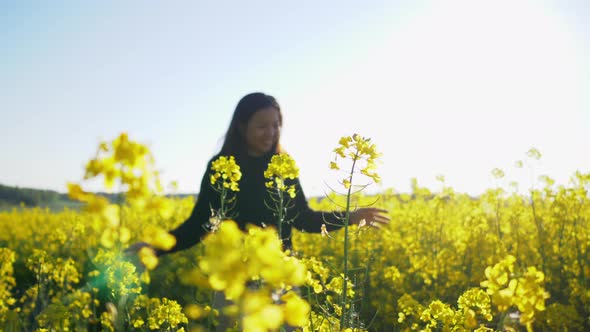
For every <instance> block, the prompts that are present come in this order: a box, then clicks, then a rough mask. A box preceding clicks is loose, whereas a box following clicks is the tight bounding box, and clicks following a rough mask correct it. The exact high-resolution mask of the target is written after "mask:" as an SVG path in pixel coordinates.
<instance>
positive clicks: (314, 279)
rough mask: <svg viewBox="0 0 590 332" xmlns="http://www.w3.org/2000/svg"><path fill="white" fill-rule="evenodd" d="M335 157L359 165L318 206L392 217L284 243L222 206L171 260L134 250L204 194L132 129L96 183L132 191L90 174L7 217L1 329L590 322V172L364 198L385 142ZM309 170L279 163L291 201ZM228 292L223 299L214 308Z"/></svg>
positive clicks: (278, 184) (228, 172) (347, 144)
mask: <svg viewBox="0 0 590 332" xmlns="http://www.w3.org/2000/svg"><path fill="white" fill-rule="evenodd" d="M334 152H335V156H336V159H335V161H334V162H333V163H331V164H330V165H326V171H330V169H332V170H333V171H336V170H340V171H342V170H345V172H344V173H342V174H345V175H344V176H343V177H342V185H343V188H344V189H345V190H346V191H347V192H348V194H344V195H339V194H331V195H329V196H328V197H325V198H323V199H311V200H310V202H309V204H310V206H311V207H312V209H316V210H323V211H330V210H340V211H346V210H352V209H354V208H356V207H360V206H375V207H379V208H384V209H386V210H388V211H389V217H390V218H391V222H390V223H389V225H387V226H384V227H382V228H381V229H379V230H378V231H374V230H372V229H369V225H364V224H363V223H361V224H360V225H354V226H352V225H351V226H346V227H343V228H342V229H340V230H338V231H334V232H331V233H327V232H324V233H322V234H306V233H302V232H298V231H294V235H293V250H292V251H287V252H285V251H283V250H282V249H281V240H280V239H279V237H278V235H277V234H278V233H277V231H276V227H266V228H258V227H254V226H253V227H250V228H249V229H248V230H247V231H245V232H244V231H241V230H240V229H239V228H238V227H237V226H236V224H235V223H234V222H233V221H232V220H231V219H228V218H227V217H226V216H227V214H226V212H227V211H221V212H222V213H218V214H217V215H216V217H215V218H212V219H215V220H212V221H211V222H212V223H215V227H214V228H213V230H214V231H212V232H211V234H209V235H208V236H207V237H206V238H205V239H204V241H203V242H201V243H199V244H198V245H196V246H194V247H193V248H191V249H188V250H184V251H181V252H178V253H175V254H171V255H165V256H162V257H160V258H158V257H156V256H155V255H154V252H153V251H152V250H151V249H148V248H144V249H142V250H141V251H140V252H139V254H138V255H137V256H131V255H127V254H125V253H124V249H125V248H126V247H127V246H128V245H130V244H132V243H135V242H137V241H145V242H148V243H150V244H152V246H153V247H155V248H162V249H166V248H170V247H171V246H173V245H174V243H175V239H174V238H173V237H171V236H170V235H169V234H168V233H167V230H171V229H173V228H175V227H176V226H178V225H179V224H180V223H182V222H183V221H184V220H185V219H186V218H187V217H188V216H189V214H190V212H191V209H192V208H193V206H194V203H195V201H194V199H193V198H192V197H187V198H184V199H179V198H166V197H164V196H163V195H162V188H161V187H162V186H161V184H160V183H159V180H158V174H157V172H156V171H155V167H154V158H153V157H152V156H151V154H150V151H149V150H148V149H147V148H146V147H145V146H144V145H142V144H139V143H137V142H133V141H131V140H129V138H128V137H127V135H125V134H121V135H120V136H119V137H117V138H116V139H115V140H113V141H112V142H102V143H101V144H100V145H99V148H98V151H97V157H96V158H95V159H93V160H91V161H89V162H88V164H87V167H86V176H85V178H84V179H83V180H87V179H90V178H94V177H102V179H103V180H104V181H105V186H106V187H107V188H112V187H114V186H117V187H118V188H123V190H124V194H125V203H122V204H113V203H111V202H109V201H108V200H106V199H105V198H103V197H100V196H96V195H94V194H92V193H89V192H86V191H84V189H83V180H82V182H81V183H71V184H70V185H69V193H70V196H71V197H72V198H74V199H77V200H80V201H82V202H85V203H86V204H85V208H84V209H83V210H80V211H76V210H68V209H64V210H63V211H61V212H57V213H55V212H50V211H49V210H45V209H40V208H32V209H16V208H15V209H14V210H12V211H7V212H0V330H2V331H186V332H188V331H210V330H215V326H216V325H217V324H218V322H219V320H220V317H221V315H225V316H228V317H230V318H232V324H233V326H234V327H233V328H232V329H233V330H235V331H238V330H243V331H281V330H285V329H286V328H287V327H295V328H297V329H300V330H302V331H520V330H528V331H584V330H590V252H589V251H588V250H589V248H590V203H589V195H588V189H590V174H584V173H580V172H578V173H576V174H573V176H572V179H571V182H570V184H569V185H568V186H557V185H555V184H554V183H553V181H552V180H551V179H550V178H549V177H547V176H545V177H543V179H542V180H543V183H544V186H542V187H540V188H538V189H531V190H530V191H529V192H528V193H527V194H526V195H522V194H517V193H515V192H512V191H510V190H509V189H507V188H502V187H495V188H490V189H489V190H487V191H486V192H485V193H484V194H483V195H481V196H479V197H470V196H468V195H465V194H462V193H458V192H455V191H454V190H453V189H452V188H450V187H447V186H444V185H443V188H442V189H441V190H439V191H436V192H435V191H431V190H429V189H428V188H424V187H420V186H419V185H418V183H416V182H415V183H414V185H413V189H412V192H410V193H398V192H395V191H394V190H393V189H391V190H385V191H383V192H381V193H379V194H377V195H365V194H363V191H362V190H360V191H358V190H357V191H355V190H356V189H358V188H362V186H365V185H366V184H367V183H371V182H377V181H379V176H378V173H379V172H386V170H379V172H378V171H377V167H376V161H377V160H378V158H379V153H377V151H376V146H375V145H374V144H373V143H371V142H370V140H369V139H367V138H364V137H361V136H359V135H353V136H350V137H343V138H342V139H341V140H340V141H339V143H338V146H337V147H336V149H335V150H334ZM529 156H530V157H531V158H539V157H540V154H538V152H537V151H536V150H531V151H529ZM232 161H233V160H230V159H225V160H220V161H219V162H218V163H216V164H215V165H216V167H217V168H216V169H215V171H216V172H217V173H216V175H215V176H214V177H212V179H211V184H212V185H214V186H216V188H218V189H219V190H220V191H221V192H224V191H226V190H230V191H232V190H233V191H235V190H239V180H240V177H241V173H240V172H239V166H237V165H236V164H235V163H232ZM345 161H348V162H349V163H348V164H347V163H346V162H345ZM351 165H352V166H351ZM347 167H348V168H347ZM298 172H299V170H298V169H297V167H296V165H295V164H294V162H293V161H292V159H290V158H289V157H288V156H286V155H285V156H281V157H277V158H273V162H272V163H271V165H269V170H268V171H267V172H266V173H265V176H266V177H267V178H268V183H267V186H268V189H269V190H273V191H274V193H275V194H276V195H277V196H276V197H277V200H276V203H277V205H276V206H275V207H274V208H276V209H277V211H282V210H283V209H285V208H288V205H286V206H284V205H281V204H283V197H284V198H285V202H288V199H289V198H292V197H294V195H297V192H295V191H294V188H292V187H290V186H288V185H285V183H286V182H285V181H284V180H285V179H292V178H294V177H297V176H298ZM493 174H494V176H496V177H499V178H500V177H502V176H504V174H503V172H502V171H501V170H498V169H497V170H494V171H493ZM353 175H354V177H353ZM355 181H359V182H355ZM363 181H365V182H363ZM222 197H224V196H222ZM228 206H231V204H230V205H228ZM270 208H273V207H270ZM279 218H280V217H279ZM281 222H282V220H279V223H278V227H280V225H281ZM285 222H287V221H285ZM343 223H345V224H346V225H348V224H347V221H346V220H343ZM279 234H280V233H279ZM219 294H222V295H225V297H226V298H227V299H228V301H227V303H226V305H224V306H223V307H219V306H215V305H214V304H213V301H214V299H215V298H217V297H218V295H219Z"/></svg>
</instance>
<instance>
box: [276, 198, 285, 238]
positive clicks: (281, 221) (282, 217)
mask: <svg viewBox="0 0 590 332" xmlns="http://www.w3.org/2000/svg"><path fill="white" fill-rule="evenodd" d="M277 194H278V195H279V209H278V210H279V211H278V213H279V220H278V229H279V239H280V240H281V243H282V241H283V219H285V216H284V215H283V204H284V202H283V193H282V192H281V191H280V189H278V188H277Z"/></svg>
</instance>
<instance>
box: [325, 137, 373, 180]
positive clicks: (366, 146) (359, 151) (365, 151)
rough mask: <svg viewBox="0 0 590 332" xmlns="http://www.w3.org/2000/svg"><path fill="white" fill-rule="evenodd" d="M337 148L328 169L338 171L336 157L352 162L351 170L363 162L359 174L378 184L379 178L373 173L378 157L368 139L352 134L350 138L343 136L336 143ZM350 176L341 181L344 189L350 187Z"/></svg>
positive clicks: (338, 166)
mask: <svg viewBox="0 0 590 332" xmlns="http://www.w3.org/2000/svg"><path fill="white" fill-rule="evenodd" d="M338 144H339V146H338V147H337V148H335V149H334V152H335V153H336V155H335V157H334V161H332V162H330V168H331V169H335V170H339V169H340V168H341V167H340V165H338V157H340V158H343V159H349V160H351V161H352V162H353V168H355V164H356V163H357V162H360V161H361V160H365V165H364V167H362V168H361V171H360V172H361V174H363V175H366V176H367V177H369V178H371V179H373V181H374V182H380V181H381V178H380V177H379V175H378V174H377V173H375V168H376V165H375V161H376V159H377V158H378V157H379V156H380V154H379V153H378V152H377V147H376V146H375V144H373V143H371V139H370V138H366V137H363V136H360V135H358V134H354V135H352V136H344V137H342V138H340V141H338ZM351 178H352V175H351V174H350V175H348V176H347V177H346V178H344V179H343V180H342V183H343V185H344V187H346V188H349V187H350V185H351Z"/></svg>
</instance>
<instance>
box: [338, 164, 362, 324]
mask: <svg viewBox="0 0 590 332" xmlns="http://www.w3.org/2000/svg"><path fill="white" fill-rule="evenodd" d="M357 156H358V154H357V155H356V156H355V157H354V159H353V161H352V168H351V170H350V177H349V181H350V182H349V186H348V192H347V193H346V214H345V216H344V277H343V278H344V280H343V282H342V297H341V300H340V306H341V308H342V316H341V317H340V329H344V328H346V325H347V324H346V323H347V320H346V314H347V312H346V311H347V310H346V305H347V303H346V302H347V298H346V290H347V287H348V224H349V222H350V196H351V192H352V175H353V174H354V166H355V164H356V160H357Z"/></svg>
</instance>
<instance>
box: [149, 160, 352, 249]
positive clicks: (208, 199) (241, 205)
mask: <svg viewBox="0 0 590 332" xmlns="http://www.w3.org/2000/svg"><path fill="white" fill-rule="evenodd" d="M272 156H273V154H272V153H269V154H266V155H264V156H261V157H250V156H246V157H243V158H241V159H238V160H236V163H237V164H238V165H239V166H240V170H241V172H242V178H241V180H240V181H239V183H238V186H239V189H240V190H239V191H238V192H232V191H230V197H235V199H236V201H235V203H234V204H235V205H234V206H233V209H232V210H231V211H230V212H229V214H230V216H233V217H232V218H231V219H233V220H235V221H236V222H237V224H238V225H239V227H240V228H242V229H245V227H246V225H247V224H254V225H257V226H275V227H276V224H277V217H276V216H275V215H274V214H273V211H272V210H271V209H269V208H268V207H267V205H270V206H273V201H272V200H271V196H270V193H269V192H268V188H266V186H265V182H267V181H268V180H267V179H265V178H264V171H265V170H266V169H267V167H268V164H269V163H270V160H271V158H272ZM218 157H219V155H216V156H214V157H213V158H212V159H211V160H209V163H208V164H207V171H206V172H205V174H204V175H203V179H202V180H201V189H200V191H199V196H198V198H197V203H196V204H195V207H194V208H193V211H192V213H191V215H190V217H189V218H188V219H187V220H185V221H184V223H182V224H181V225H180V226H179V227H178V228H176V229H174V230H173V231H171V232H170V233H171V234H172V235H174V236H175V237H176V245H175V246H174V247H173V248H172V249H171V250H169V251H167V252H159V254H167V253H172V252H176V251H179V250H184V249H187V248H189V247H191V246H193V245H195V244H197V243H199V242H200V241H201V240H202V239H203V237H204V236H205V235H206V234H208V228H207V225H208V223H209V218H210V217H211V209H214V210H215V211H217V210H218V209H219V208H220V194H219V193H218V192H217V191H216V190H215V189H213V187H212V185H211V182H210V177H211V175H212V174H213V171H212V170H211V164H212V162H213V161H215V160H216V159H217V158H218ZM288 184H294V185H295V188H296V196H295V198H294V199H292V200H291V201H292V202H291V207H290V208H289V209H288V210H287V216H286V218H285V220H292V222H291V223H286V224H285V223H284V224H283V225H282V230H283V232H282V233H283V234H282V236H281V238H282V239H283V246H284V248H286V249H287V248H291V228H292V227H295V228H296V229H298V230H301V231H304V232H310V233H320V232H321V226H322V224H326V228H327V230H328V231H331V230H335V229H338V228H340V227H341V226H340V225H342V223H341V221H340V220H339V219H338V217H337V216H339V215H340V214H338V213H333V212H321V211H313V210H311V209H310V208H309V206H308V204H307V199H306V198H305V194H304V193H303V189H302V188H301V184H300V183H299V179H295V180H294V181H292V182H291V183H288ZM285 196H286V197H288V195H287V194H285Z"/></svg>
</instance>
